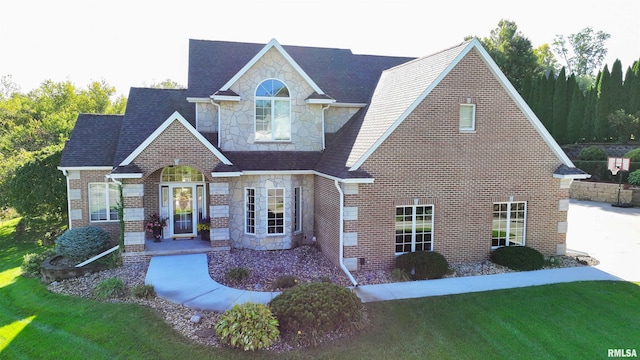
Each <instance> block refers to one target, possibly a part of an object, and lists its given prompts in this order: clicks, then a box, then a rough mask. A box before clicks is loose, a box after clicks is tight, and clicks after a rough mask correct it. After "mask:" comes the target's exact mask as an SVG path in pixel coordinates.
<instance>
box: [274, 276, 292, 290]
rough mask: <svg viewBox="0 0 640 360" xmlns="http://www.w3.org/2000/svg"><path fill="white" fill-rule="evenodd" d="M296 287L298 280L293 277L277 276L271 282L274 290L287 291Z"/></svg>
mask: <svg viewBox="0 0 640 360" xmlns="http://www.w3.org/2000/svg"><path fill="white" fill-rule="evenodd" d="M296 285H298V279H296V277H295V276H293V275H282V276H278V277H277V278H276V279H275V280H274V281H273V287H274V288H276V289H288V288H291V287H294V286H296Z"/></svg>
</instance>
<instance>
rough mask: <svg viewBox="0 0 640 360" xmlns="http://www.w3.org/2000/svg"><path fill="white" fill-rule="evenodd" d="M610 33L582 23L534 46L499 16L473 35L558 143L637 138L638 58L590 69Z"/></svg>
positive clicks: (598, 59)
mask: <svg viewBox="0 0 640 360" xmlns="http://www.w3.org/2000/svg"><path fill="white" fill-rule="evenodd" d="M609 37H610V35H609V34H607V33H605V32H602V31H595V30H594V29H592V28H590V27H587V28H584V29H582V30H581V31H579V32H577V33H575V34H571V35H569V36H567V37H565V36H564V35H556V37H555V38H554V41H553V43H552V44H551V45H549V44H542V45H540V46H539V47H537V48H535V49H534V48H533V46H532V45H531V42H530V41H529V39H528V38H527V37H526V36H524V34H522V32H520V31H519V30H518V26H517V25H516V23H515V22H513V21H509V20H504V19H503V20H500V22H499V23H498V26H497V27H496V28H495V29H493V30H491V32H490V35H489V36H488V37H485V38H479V37H477V38H478V39H479V40H480V41H481V42H482V44H483V46H484V47H485V49H486V50H487V52H488V53H489V54H490V55H491V57H492V58H493V59H494V61H495V62H496V64H497V65H498V67H499V68H500V69H501V70H502V72H503V73H504V74H505V76H506V77H507V78H508V79H509V81H510V82H511V83H512V84H513V86H514V87H515V88H516V90H518V92H519V93H520V94H521V95H522V97H523V98H524V99H525V101H526V102H527V103H528V104H529V106H530V107H531V109H532V110H533V112H534V113H535V114H536V115H537V116H538V118H539V119H540V120H541V122H542V123H543V124H544V126H545V127H546V128H547V130H548V131H549V132H550V133H551V135H552V136H553V137H554V139H555V140H556V141H557V142H558V143H560V144H570V143H579V142H614V141H617V142H627V141H629V140H637V139H638V137H639V136H640V60H638V61H635V62H634V63H633V64H632V65H631V66H629V67H628V68H627V69H626V71H625V72H624V75H623V68H622V63H621V62H620V60H616V61H615V62H614V63H613V65H612V67H611V70H609V67H608V65H605V66H604V68H602V69H601V70H599V71H598V72H597V74H595V72H596V70H598V69H600V66H601V64H602V61H603V60H604V58H605V57H606V54H607V48H606V46H605V42H606V41H607V39H609ZM469 38H472V36H469V37H467V39H469ZM556 55H557V56H556Z"/></svg>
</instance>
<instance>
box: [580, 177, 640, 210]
mask: <svg viewBox="0 0 640 360" xmlns="http://www.w3.org/2000/svg"><path fill="white" fill-rule="evenodd" d="M623 186H624V185H623ZM634 193H636V195H635V196H634ZM569 196H570V197H571V198H572V199H576V200H590V201H598V202H606V203H612V204H613V203H617V202H618V184H614V183H602V182H593V181H579V180H574V181H573V182H572V183H571V189H570V190H569ZM620 202H621V203H633V204H634V205H636V206H637V205H640V189H625V188H624V187H623V189H621V190H620Z"/></svg>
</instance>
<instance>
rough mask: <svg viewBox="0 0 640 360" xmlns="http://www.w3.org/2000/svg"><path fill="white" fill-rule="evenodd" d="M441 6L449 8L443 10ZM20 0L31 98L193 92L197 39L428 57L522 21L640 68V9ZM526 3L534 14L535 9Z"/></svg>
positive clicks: (344, 0) (16, 19)
mask: <svg viewBox="0 0 640 360" xmlns="http://www.w3.org/2000/svg"><path fill="white" fill-rule="evenodd" d="M438 3H439V4H438ZM438 3H432V2H431V1H424V0H423V1H420V0H386V1H380V0H308V1H307V0H205V1H194V0H181V1H167V0H155V1H147V0H111V1H102V0H96V1H87V0H82V1H77V0H56V1H51V0H20V1H2V2H1V3H0V14H2V16H1V19H2V20H0V76H5V75H10V76H11V79H12V81H13V82H14V83H16V84H17V85H18V86H19V87H20V90H21V91H22V92H28V91H30V90H32V89H34V88H37V87H39V86H40V84H41V83H42V82H43V81H45V80H52V81H55V82H58V81H67V80H68V81H71V82H72V83H73V84H74V85H75V86H76V87H86V86H87V85H88V84H90V83H91V82H92V81H105V82H106V83H108V84H109V85H112V86H115V87H116V89H117V93H118V94H119V95H124V96H127V94H128V91H129V88H130V87H132V86H133V87H138V86H149V85H151V84H153V83H157V82H161V81H163V80H165V79H171V80H173V81H176V82H178V83H179V84H182V85H185V86H186V85H187V65H188V44H189V39H203V40H222V41H239V42H253V43H262V44H266V43H267V42H269V41H270V40H271V39H273V38H275V39H276V40H277V41H278V42H279V43H280V44H282V45H299V46H317V47H329V48H343V49H351V50H352V51H353V52H354V53H356V54H369V55H392V56H412V57H420V56H426V55H429V54H432V53H434V52H437V51H440V50H443V49H446V48H449V47H451V46H454V45H456V44H459V43H461V42H462V41H464V38H465V36H469V35H472V36H478V37H480V38H483V37H488V36H489V33H490V31H491V30H492V29H495V28H496V27H497V25H498V22H499V21H500V20H501V19H506V20H510V21H514V22H515V23H516V25H517V26H518V30H519V31H520V32H521V33H522V34H523V35H524V36H525V37H527V38H528V39H529V40H530V41H531V43H532V46H533V47H534V48H536V47H538V46H540V45H542V44H545V43H548V44H550V45H551V43H552V42H553V39H554V37H555V36H556V35H564V36H565V37H568V36H569V35H570V34H575V33H577V32H579V31H581V30H582V29H584V28H586V27H591V28H593V29H594V30H595V31H604V32H606V33H609V34H610V35H611V38H610V39H609V40H608V41H607V42H606V44H605V46H606V47H607V48H608V55H607V57H606V59H605V61H604V63H603V65H602V66H604V64H609V67H611V64H613V62H614V61H615V60H616V59H619V60H620V61H621V62H622V66H623V71H625V70H626V68H627V67H628V66H631V65H632V64H633V62H634V61H635V60H638V59H640V1H638V0H608V1H606V2H605V1H602V0H600V1H595V0H581V1H562V0H553V1H552V0H536V1H528V2H522V3H521V2H517V1H513V0H485V1H477V0H473V1H470V0H457V1H440V2H438ZM524 4H526V5H524Z"/></svg>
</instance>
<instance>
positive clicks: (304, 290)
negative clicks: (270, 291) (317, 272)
mask: <svg viewBox="0 0 640 360" xmlns="http://www.w3.org/2000/svg"><path fill="white" fill-rule="evenodd" d="M270 306H271V310H272V311H273V314H274V315H275V317H276V318H277V319H278V321H279V322H280V330H281V331H283V332H288V333H296V332H298V331H299V332H302V333H310V334H317V333H322V332H329V331H333V330H336V329H338V328H341V327H344V328H352V327H355V324H356V323H357V322H358V321H359V320H360V319H362V301H361V300H360V298H359V297H358V296H357V295H356V294H354V293H353V292H352V291H351V290H349V289H347V288H346V287H343V286H339V285H336V284H332V283H327V282H313V283H306V284H300V285H296V286H294V287H292V288H290V289H287V290H285V291H283V292H282V293H281V294H280V295H278V296H276V297H275V298H273V300H271V303H270Z"/></svg>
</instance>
